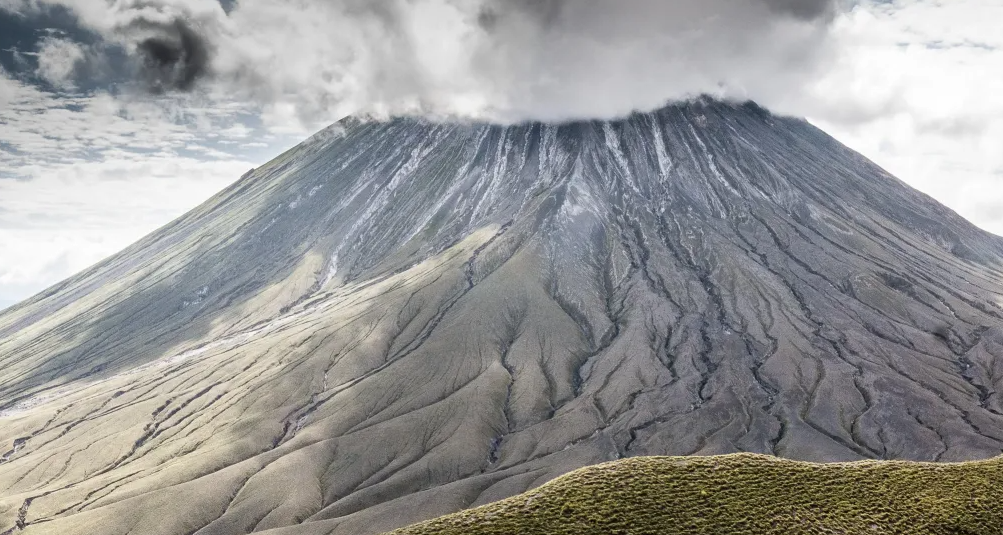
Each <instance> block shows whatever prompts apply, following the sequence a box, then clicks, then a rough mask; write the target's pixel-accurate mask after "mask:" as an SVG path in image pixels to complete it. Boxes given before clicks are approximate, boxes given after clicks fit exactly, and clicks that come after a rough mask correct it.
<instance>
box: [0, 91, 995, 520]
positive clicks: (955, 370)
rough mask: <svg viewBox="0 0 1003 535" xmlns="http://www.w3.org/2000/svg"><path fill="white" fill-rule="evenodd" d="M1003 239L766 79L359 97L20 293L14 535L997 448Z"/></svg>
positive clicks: (11, 465) (373, 513)
mask: <svg viewBox="0 0 1003 535" xmlns="http://www.w3.org/2000/svg"><path fill="white" fill-rule="evenodd" d="M1001 253H1003V240H1000V239H999V238H997V237H994V236H991V235H988V234H986V233H984V232H982V231H980V230H979V229H977V228H975V227H973V226H972V225H970V224H968V223H967V222H966V221H964V220H963V219H961V218H959V217H958V216H957V215H956V214H953V213H952V212H950V211H949V210H947V209H945V208H944V207H943V206H941V205H939V204H937V203H936V202H934V201H933V200H931V199H929V198H928V197H926V196H923V195H922V194H920V193H918V192H916V191H915V190H912V189H910V188H908V187H906V186H905V185H904V184H902V183H901V182H899V181H898V180H896V179H895V178H893V177H891V176H889V175H888V174H887V173H885V172H884V171H882V170H881V169H879V168H878V167H876V166H874V165H873V164H872V163H870V162H868V161H867V160H866V159H864V158H862V157H861V156H860V155H858V154H856V153H854V152H852V151H850V150H849V149H847V148H846V147H843V146H842V145H840V144H839V143H837V142H835V141H834V140H832V139H831V138H829V137H828V136H826V135H825V134H824V133H822V132H820V131H819V130H817V129H816V128H814V127H812V126H811V125H810V124H808V123H806V122H804V121H801V120H796V119H791V118H782V117H776V116H774V115H771V114H770V113H768V112H766V111H765V110H762V109H761V108H758V107H756V106H755V105H752V104H729V103H721V102H714V101H710V100H700V101H696V102H690V103H685V104H677V105H673V106H669V107H666V108H665V109H662V110H659V111H657V112H653V113H648V114H636V115H634V116H631V117H628V118H625V119H622V120H617V121H586V122H575V123H568V124H538V123H537V124H524V125H507V126H506V125H487V124H457V123H445V124H438V123H430V122H427V121H423V120H418V119H396V120H393V121H389V122H360V121H353V120H348V121H344V122H342V123H340V124H338V125H336V126H335V127H333V128H332V129H330V130H327V131H325V132H324V133H322V135H319V136H317V137H315V138H313V139H311V140H310V141H308V142H306V143H304V144H303V145H301V146H298V147H296V148H295V149H293V150H291V151H289V152H288V153H286V154H284V155H282V156H281V157H279V158H278V159H276V160H275V161H273V162H271V163H269V164H267V165H263V166H261V167H260V168H258V169H256V170H255V171H254V172H252V173H249V174H247V175H246V176H245V177H243V178H242V179H240V180H238V181H237V182H236V183H235V184H234V185H233V186H231V187H230V188H228V189H227V190H226V191H224V192H222V193H220V194H219V195H217V196H216V197H214V198H213V199H211V200H209V201H208V202H206V203H205V204H204V205H203V206H201V207H199V208H198V209H196V210H194V211H192V212H191V213H189V214H187V215H185V216H184V217H182V218H180V219H179V220H178V221H176V222H174V223H172V224H170V225H168V226H166V227H165V228H163V229H161V230H160V231H158V232H156V233H154V234H152V235H151V236H149V237H147V238H145V239H144V240H142V241H141V242H140V243H137V244H136V245H134V246H132V247H130V248H128V249H127V250H125V251H123V252H122V253H120V254H118V255H116V256H115V257H113V258H111V259H109V260H108V261H106V262H104V263H102V264H101V265H99V266H96V267H95V268H93V269H91V270H88V271H87V272H85V273H81V274H80V275H78V276H76V277H74V278H72V279H70V280H68V281H66V282H64V283H62V284H60V285H58V286H56V287H54V288H52V289H50V290H49V291H47V292H45V293H43V294H41V295H39V296H37V297H35V298H33V299H31V300H29V301H28V302H26V303H24V304H22V305H21V306H18V307H15V308H13V309H11V310H8V311H5V312H3V313H2V314H0V445H5V446H6V447H2V448H0V533H3V531H5V530H10V529H13V530H15V531H18V530H19V531H21V532H23V533H24V534H25V535H37V534H50V533H51V534H58V535H73V534H78V533H79V534H84V533H86V534H91V533H101V534H105V535H126V534H129V533H133V534H135V533H142V534H143V535H191V534H193V533H196V534H198V535H230V534H244V533H249V532H257V531H265V530H272V529H296V530H310V531H308V532H307V533H325V534H326V533H334V534H336V535H367V534H373V533H382V532H387V531H390V530H393V529H396V528H399V527H401V526H404V525H407V524H413V523H415V522H419V521H423V520H427V519H430V518H434V517H437V516H441V515H443V514H448V513H452V512H456V511H459V510H462V509H466V508H469V507H472V506H479V505H483V504H487V503H491V502H494V501H497V500H500V499H503V498H507V497H509V496H513V495H516V494H519V493H521V492H525V491H526V490H529V489H531V488H534V487H536V486H538V485H540V484H542V483H545V482H546V481H549V480H551V479H553V478H555V477H558V476H560V475H562V474H565V473H567V472H570V471H572V470H575V469H578V468H581V467H583V466H588V465H593V464H597V463H602V462H606V461H611V460H616V459H620V458H624V457H634V456H644V455H694V454H695V455H713V454H724V453H734V452H743V451H744V452H757V453H771V454H776V455H778V456H782V457H788V458H795V459H801V460H827V461H833V460H838V461H848V460H858V459H867V458H884V459H912V460H924V461H935V460H939V461H958V460H975V459H985V458H991V457H995V456H998V455H999V454H1000V452H1001V451H1003V399H1001V398H1000V396H999V394H998V392H1000V391H1001V389H1003V327H1001V326H1003V305H1001V303H1003V270H1001V265H1003V255H1001ZM19 535H20V534H19Z"/></svg>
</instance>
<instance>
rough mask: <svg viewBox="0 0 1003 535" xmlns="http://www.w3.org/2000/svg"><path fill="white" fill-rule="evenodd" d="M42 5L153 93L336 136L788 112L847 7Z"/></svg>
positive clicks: (462, 0) (88, 1) (639, 2)
mask: <svg viewBox="0 0 1003 535" xmlns="http://www.w3.org/2000/svg"><path fill="white" fill-rule="evenodd" d="M22 1H23V0H22ZM36 1H39V2H42V3H50V4H51V3H59V4H62V5H65V6H66V7H69V8H70V9H71V10H72V11H74V12H75V13H77V14H78V15H79V17H80V20H81V21H82V23H83V24H84V25H86V26H87V27H89V28H90V29H92V30H94V31H96V32H98V33H99V34H101V35H102V36H104V37H105V38H106V39H107V40H108V41H109V42H114V43H118V44H120V45H121V46H123V47H125V49H126V50H127V51H128V52H129V54H130V57H132V58H134V60H135V61H136V62H137V65H139V67H140V68H139V69H137V71H136V72H137V73H138V75H139V79H140V80H141V81H143V82H144V83H145V85H146V86H147V87H148V88H149V89H151V90H154V91H173V90H182V91H186V90H190V89H193V88H195V87H196V86H198V82H199V81H200V80H206V81H207V84H206V85H207V86H208V87H207V90H209V91H219V92H225V93H226V94H228V95H236V96H239V97H240V98H245V99H248V100H251V101H255V102H258V103H260V104H261V105H262V106H264V107H265V108H266V111H267V110H268V109H273V110H275V109H282V110H293V111H294V113H296V114H298V115H299V116H300V117H302V118H304V120H307V119H309V120H317V121H319V122H324V121H331V120H333V119H336V118H338V117H340V116H343V115H345V114H348V113H354V112H367V113H374V114H426V115H432V116H461V117H473V118H488V119H495V120H503V121H518V120H524V119H546V120H555V119H567V118H577V117H607V116H614V115H622V114H625V113H629V112H630V111H633V110H636V109H650V108H654V107H657V106H660V105H662V104H663V103H665V102H666V101H668V100H673V99H681V98H688V97H692V96H696V95H699V94H703V93H711V94H715V95H718V96H722V97H731V98H740V99H744V98H750V99H753V100H756V101H758V102H760V103H762V104H764V105H767V106H771V107H773V108H775V109H778V108H779V109H781V110H783V109H784V108H785V106H786V105H787V104H788V102H789V101H790V100H791V99H792V97H793V96H795V95H796V94H797V93H798V92H799V91H800V89H801V88H802V87H803V86H804V84H806V83H808V82H809V81H810V80H812V78H813V77H814V76H815V75H816V74H817V73H818V72H819V69H821V68H823V67H824V66H825V65H826V61H827V59H828V57H829V53H830V49H829V40H828V36H829V30H830V27H831V23H832V21H833V19H834V16H835V14H836V13H837V10H838V5H839V4H838V2H839V1H840V0H674V1H671V2H670V1H664V0H289V1H287V2H281V3H279V2H274V1H272V0H239V1H238V2H236V3H234V4H232V5H228V6H227V7H228V9H227V11H224V10H223V9H222V7H220V4H219V3H218V2H217V1H216V0H131V1H123V0H119V1H116V2H112V1H111V0H36Z"/></svg>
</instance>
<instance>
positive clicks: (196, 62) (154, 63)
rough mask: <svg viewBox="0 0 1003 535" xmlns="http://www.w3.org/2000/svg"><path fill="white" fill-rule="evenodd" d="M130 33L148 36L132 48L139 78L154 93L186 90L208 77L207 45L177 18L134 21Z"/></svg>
mask: <svg viewBox="0 0 1003 535" xmlns="http://www.w3.org/2000/svg"><path fill="white" fill-rule="evenodd" d="M129 29H130V30H131V31H137V32H139V33H141V34H149V35H148V36H147V37H144V38H141V39H140V40H139V42H138V43H136V45H135V47H136V48H135V50H136V54H137V55H138V56H139V58H138V59H139V65H140V71H139V72H140V75H141V76H142V78H143V80H144V81H145V82H146V85H147V87H148V88H149V89H150V90H151V91H154V92H158V93H159V92H164V91H170V90H178V91H190V90H191V89H192V88H193V87H194V86H195V84H196V82H198V81H199V80H200V79H202V78H205V77H207V76H208V75H209V74H210V60H211V50H212V48H211V45H210V44H209V43H208V42H207V41H206V39H205V38H204V37H203V36H202V35H201V34H200V33H199V31H198V30H197V29H196V28H194V27H193V26H192V25H191V21H189V20H187V19H184V18H180V17H179V18H177V19H174V21H172V22H169V23H166V24H165V23H161V22H157V21H145V20H137V21H136V22H134V23H133V24H131V25H130V28H129Z"/></svg>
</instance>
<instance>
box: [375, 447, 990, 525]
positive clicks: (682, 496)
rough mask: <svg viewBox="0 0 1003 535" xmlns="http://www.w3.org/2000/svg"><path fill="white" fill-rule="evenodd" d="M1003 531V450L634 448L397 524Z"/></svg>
mask: <svg viewBox="0 0 1003 535" xmlns="http://www.w3.org/2000/svg"><path fill="white" fill-rule="evenodd" d="M460 534H462V535H489V534H490V535H495V534H506V535H515V534H519V535H536V534H539V535H564V534H567V535H572V534H574V535H600V534H602V535H607V534H609V535H614V534H616V535H620V534H622V535H627V534H630V535H639V534H653V535H654V534H658V535H672V534H715V535H716V534H722V535H726V534H727V535H738V534H749V535H753V534H755V535H761V534H778V535H780V534H784V535H786V534H805V535H816V534H818V535H821V534H909V535H927V534H930V535H933V534H937V535H940V534H943V535H961V534H964V535H976V534H979V535H982V534H985V535H999V534H1003V457H1001V458H998V459H995V460H991V461H982V462H972V463H961V464H926V463H909V462H862V463H843V464H827V465H818V464H810V463H801V462H796V461H788V460H781V459H776V458H772V457H765V456H759V455H748V454H740V455H730V456H724V457H699V458H697V457H695V458H685V457H653V458H635V459H628V460H624V461H619V462H615V463H610V464H605V465H599V466H593V467H589V468H584V469H582V470H579V471H577V472H573V473H571V474H568V475H566V476H564V477H561V478H558V479H556V480H554V481H552V482H550V483H548V484H546V485H543V486H542V487H539V488H537V489H534V490H531V491H529V492H527V493H525V494H521V495H519V496H516V497H513V498H510V499H508V500H504V501H501V502H498V503H495V504H491V505H487V506H484V507H480V508H477V509H472V510H469V511H464V512H461V513H457V514H454V515H450V516H445V517H442V518H439V519H436V520H432V521H429V522H425V523H422V524H417V525H414V526H411V527H407V528H403V529H400V530H397V531H395V532H393V535H460Z"/></svg>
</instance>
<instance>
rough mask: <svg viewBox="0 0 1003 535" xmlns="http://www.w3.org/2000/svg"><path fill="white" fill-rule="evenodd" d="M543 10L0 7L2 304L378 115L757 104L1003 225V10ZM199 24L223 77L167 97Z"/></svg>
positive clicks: (531, 114)
mask: <svg viewBox="0 0 1003 535" xmlns="http://www.w3.org/2000/svg"><path fill="white" fill-rule="evenodd" d="M554 4H555V3H551V4H550V5H554ZM556 4H560V2H556ZM526 5H529V4H527V3H525V2H509V3H508V4H506V3H505V2H504V1H503V0H464V1H462V2H457V1H455V0H416V1H413V2H404V1H403V0H380V1H378V2H368V3H367V2H364V1H362V0H287V1H285V2H274V1H269V0H235V1H233V2H227V4H226V5H221V4H219V3H218V2H217V0H160V1H147V2H134V1H131V0H121V1H118V2H112V1H110V0H0V250H3V251H4V254H3V255H2V256H0V308H2V307H4V306H7V305H10V304H12V303H14V302H17V301H19V300H21V299H24V298H26V297H29V296H30V295H32V294H33V293H35V292H37V291H40V290H42V289H44V288H45V287H47V286H49V285H51V284H53V283H55V282H58V281H59V280H61V279H63V278H65V277H67V276H70V275H72V274H73V273H75V272H77V271H79V270H81V269H84V268H86V267H87V266H89V265H91V264H93V263H94V262H97V261H99V260H100V259H102V258H104V257H106V256H108V255H110V254H113V253H114V252H116V251H118V250H120V249H121V248H123V247H125V246H127V245H128V244H130V243H132V242H133V241H135V240H136V239H138V238H140V237H142V236H143V235H145V234H146V233H148V232H150V231H152V230H154V229H156V228H157V227H159V226H161V225H163V224H165V223H167V222H168V221H170V220H171V219H173V218H174V217H177V216H178V215H180V214H182V213H184V212H185V211H186V210H188V209H190V208H192V207H194V206H195V205H196V204H198V203H199V202H201V201H203V200H204V199H206V198H208V197H209V196H210V195H212V194H213V193H215V192H216V191H218V190H219V189H221V188H223V187H224V186H226V185H227V184H228V183H230V182H231V181H233V180H235V179H236V178H237V177H239V176H240V175H241V174H242V173H244V172H245V171H246V170H247V169H248V168H250V167H252V166H255V165H258V164H260V163H262V162H264V161H267V160H268V159H270V157H272V156H274V155H276V154H278V153H279V152H280V151H282V150H284V149H285V148H287V147H289V146H291V145H293V144H295V143H296V142H298V141H299V140H301V139H303V138H304V137H306V136H307V135H309V134H310V133H311V132H313V131H315V130H317V129H319V128H321V127H323V126H325V125H326V124H329V123H331V122H333V121H335V120H337V119H339V118H341V117H343V116H344V115H346V114H349V113H356V112H365V113H368V114H372V115H377V116H385V115H392V114H399V113H408V114H415V113H419V114H425V115H431V116H434V117H440V116H459V117H468V118H478V119H494V120H503V121H514V120H524V119H561V118H570V117H582V116H591V115H595V116H613V115H617V114H622V113H625V112H627V111H630V110H632V109H644V108H653V107H656V106H658V105H660V104H661V103H663V102H665V101H666V100H669V99H674V98H684V97H685V96H687V95H691V94H695V93H701V92H709V93H713V94H721V95H723V96H729V97H733V98H751V99H753V100H756V101H757V102H760V103H762V104H764V105H766V106H768V107H770V108H771V109H773V110H775V111H778V112H782V113H790V114H795V115H800V116H806V117H808V118H809V120H811V121H813V122H814V123H815V124H817V125H819V126H821V127H822V128H823V129H825V130H826V131H828V132H829V133H831V134H833V135H835V136H836V137H837V138H838V139H840V140H841V141H843V142H844V143H847V144H848V145H850V146H851V147H853V148H855V149H857V150H859V151H861V152H862V153H863V154H865V155H866V156H868V157H870V158H871V159H873V160H875V161H877V162H878V163H879V164H881V165H883V166H885V167H886V168H888V169H889V170H890V171H891V172H892V173H894V174H896V175H897V176H899V177H900V178H901V179H903V180H905V181H906V182H908V183H910V184H912V185H913V186H915V187H917V188H919V189H921V190H922V191H925V192H927V193H929V194H931V195H933V196H934V197H935V198H937V199H938V200H940V201H941V202H943V203H945V204H947V205H948V206H950V207H951V208H953V209H955V210H957V211H959V212H960V213H961V214H962V215H964V216H965V217H967V218H969V219H970V220H972V221H973V222H975V223H976V224H978V225H980V226H982V227H983V228H986V229H988V230H990V231H994V232H996V233H1000V234H1003V187H1000V185H1001V180H1003V150H1001V149H1000V147H1003V76H1000V75H999V73H1001V72H1003V34H1001V33H1000V32H999V31H998V30H997V28H996V26H997V25H998V21H1000V20H1003V2H1000V1H999V0H952V1H951V2H940V1H934V0H897V1H891V2H889V1H880V2H878V1H869V0H861V1H855V2H843V1H842V0H807V1H806V2H804V3H802V4H798V5H799V6H802V7H800V8H799V9H798V10H792V9H791V8H789V7H785V6H789V5H790V4H789V3H785V2H780V1H778V0H700V1H697V0H679V1H677V2H661V1H655V0H620V1H616V2H614V1H612V0H609V1H604V0H596V1H593V2H578V3H566V4H565V5H563V7H562V8H561V10H560V11H559V12H558V13H557V14H555V13H553V12H552V13H543V12H541V11H540V10H539V9H532V8H527V7H525V6H526ZM374 6H376V7H374ZM511 6H522V7H521V8H515V7H511ZM803 6H808V8H804V7H803ZM137 20H142V21H146V22H150V21H153V22H155V24H141V25H137V24H136V21H137ZM178 20H182V21H185V24H191V25H192V27H193V28H196V29H197V32H198V35H200V36H204V37H205V38H206V41H207V43H208V47H209V48H208V50H209V51H210V52H211V57H210V58H209V60H210V61H209V64H208V65H207V67H206V68H207V73H206V74H205V75H204V76H202V77H200V78H198V80H196V82H195V83H194V85H193V87H191V88H187V89H189V90H186V91H175V90H172V88H171V87H168V88H167V90H166V91H164V90H161V91H154V92H151V91H150V88H151V82H150V80H151V75H150V73H149V72H147V71H144V69H148V67H149V64H148V63H144V61H148V60H149V58H148V57H146V56H142V51H143V46H144V45H143V43H144V42H145V41H146V40H149V39H150V38H151V36H152V37H153V38H157V39H162V40H164V39H166V40H167V41H166V42H168V43H171V42H173V41H172V40H176V38H177V35H178V34H177V26H176V22H177V21H178ZM151 27H153V28H154V29H153V30H151V29H150V28H151ZM694 29H697V30H698V31H694ZM151 32H152V33H151ZM157 32H160V33H157ZM179 72H181V69H180V68H177V67H176V66H168V68H167V70H166V71H165V70H164V69H161V70H158V71H156V72H154V76H155V77H156V81H157V83H161V84H162V83H164V80H167V82H166V83H167V84H168V85H169V84H170V83H173V78H172V77H175V76H177V75H178V73H179ZM164 77H166V78H164Z"/></svg>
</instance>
